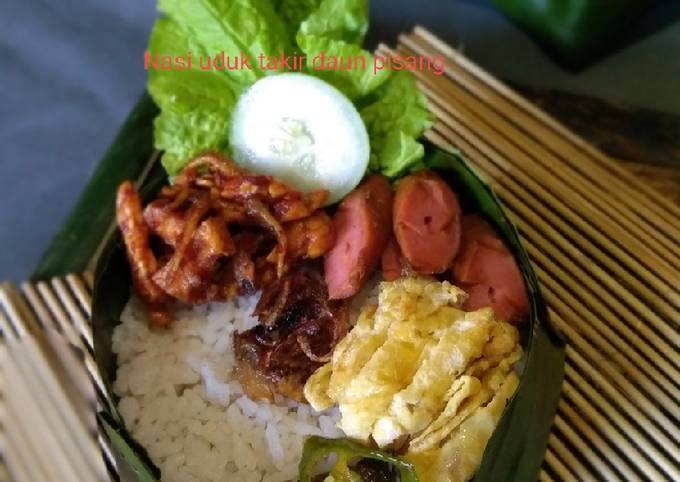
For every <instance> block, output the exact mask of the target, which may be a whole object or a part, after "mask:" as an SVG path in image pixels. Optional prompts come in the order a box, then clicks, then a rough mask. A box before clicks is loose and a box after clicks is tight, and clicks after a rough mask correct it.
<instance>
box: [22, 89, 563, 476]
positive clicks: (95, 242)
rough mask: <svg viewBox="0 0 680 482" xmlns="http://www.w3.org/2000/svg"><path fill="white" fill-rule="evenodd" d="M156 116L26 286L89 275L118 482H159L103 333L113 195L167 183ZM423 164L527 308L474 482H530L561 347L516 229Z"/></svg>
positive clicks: (123, 277) (472, 181) (125, 271)
mask: <svg viewBox="0 0 680 482" xmlns="http://www.w3.org/2000/svg"><path fill="white" fill-rule="evenodd" d="M156 113H157V109H156V107H155V106H154V104H153V102H152V101H151V99H150V98H149V97H148V95H146V94H144V95H143V96H142V98H141V99H140V101H139V102H138V103H137V105H136V106H135V108H134V109H133V111H132V113H131V114H130V116H129V117H128V119H127V121H126V123H125V124H124V125H123V127H122V129H121V131H120V133H119V134H118V136H117V138H116V140H115V141H114V143H113V144H112V146H111V147H110V149H109V151H108V153H107V154H106V155H105V157H104V158H103V159H102V162H101V163H100V165H99V167H98V169H97V170H96V171H95V173H94V174H93V176H92V178H91V180H90V183H89V184H88V186H87V187H86V189H85V190H84V191H83V193H82V195H81V197H80V199H79V201H78V202H77V204H76V206H75V208H74V210H73V211H72V213H71V215H70V217H69V218H68V219H67V221H66V223H65V224H64V226H63V228H62V230H61V231H60V232H59V234H58V235H57V236H56V238H55V239H54V241H53V243H52V245H51V246H50V248H49V249H48V250H47V252H46V253H45V255H44V256H43V258H42V261H41V262H40V263H39V265H38V267H37V268H36V271H35V274H34V279H47V278H50V277H53V276H60V275H64V274H67V273H72V272H81V271H83V270H85V269H88V268H89V269H94V273H95V277H94V279H95V281H94V292H93V306H92V324H93V337H94V349H95V358H96V361H97V365H98V367H99V370H100V372H101V375H102V378H103V380H104V384H105V386H106V389H107V392H108V393H105V394H104V398H105V403H104V406H103V407H102V410H101V411H100V413H99V414H98V423H99V425H100V429H101V430H102V431H103V433H104V434H105V436H106V438H107V440H108V442H109V445H110V447H111V448H112V449H113V452H114V454H115V457H116V459H117V465H118V471H119V473H120V478H121V480H123V481H138V482H152V481H157V480H159V478H160V471H159V470H158V468H157V467H155V466H154V465H153V463H152V462H151V460H150V459H149V457H148V455H147V453H146V451H145V450H144V449H143V447H141V446H140V445H139V444H138V443H136V442H135V441H134V440H133V438H132V437H131V435H130V434H129V433H128V432H127V431H126V429H125V426H124V423H123V421H122V418H121V417H120V414H119V413H118V411H117V409H116V403H117V397H116V396H115V395H114V394H113V390H112V386H113V381H114V380H115V372H116V358H115V355H114V354H113V353H112V350H111V337H112V333H113V330H114V328H115V326H116V325H118V324H119V323H120V314H121V312H122V310H123V307H124V306H125V303H126V302H127V300H128V299H129V297H130V289H131V288H130V287H131V282H130V276H129V267H128V264H127V260H126V257H125V251H124V247H123V244H122V240H121V237H120V235H119V233H118V232H117V230H112V225H113V220H114V197H115V190H116V188H117V186H118V184H119V183H120V182H122V181H123V180H124V179H139V178H140V176H143V174H144V173H145V172H146V176H145V180H144V181H143V182H142V183H141V186H140V187H141V194H142V197H143V198H144V199H145V201H148V200H150V199H151V198H152V197H153V196H154V195H155V193H156V192H158V190H159V189H160V188H161V186H162V185H164V184H165V183H166V182H167V177H166V175H165V172H164V170H163V169H162V167H161V166H160V163H159V162H158V161H157V156H155V157H154V155H153V154H154V149H153V139H152V124H153V119H154V117H155V115H156ZM150 160H152V162H153V165H152V166H149V161H150ZM425 164H426V165H427V166H428V167H429V168H431V169H434V170H436V171H437V172H439V173H440V174H441V175H442V176H443V177H444V178H445V179H447V181H448V182H449V183H450V184H451V186H452V188H453V189H454V190H455V191H456V192H457V193H458V195H459V197H460V199H461V202H462V204H463V210H464V212H477V213H480V214H483V215H484V217H485V218H486V219H487V220H488V221H489V222H491V223H492V225H493V226H494V227H495V228H496V229H497V230H498V232H499V233H501V235H502V237H503V239H504V240H505V242H506V243H507V245H508V246H509V247H510V249H511V251H512V252H513V254H514V256H515V258H516V259H517V261H518V263H519V266H520V270H521V271H522V274H523V276H524V280H525V283H526V286H527V289H528V292H529V299H530V302H531V316H530V321H529V323H527V324H526V325H525V326H524V327H523V328H522V329H521V338H522V345H523V348H524V350H525V356H524V358H523V360H522V361H521V362H520V369H519V370H520V372H521V378H520V385H519V388H518V390H517V392H516V393H515V395H514V397H513V399H512V400H511V401H510V403H509V404H508V406H507V407H506V410H505V412H504V414H503V417H502V418H501V420H500V422H499V425H498V427H497V428H496V430H495V432H494V434H493V436H492V438H491V440H490V441H489V443H488V445H487V448H486V451H485V453H484V458H483V461H482V464H481V467H480V469H479V471H478V473H477V475H476V476H475V478H474V481H475V482H492V481H493V482H496V481H498V482H501V481H502V482H511V481H517V482H519V481H526V480H536V478H537V475H538V471H539V469H540V466H541V463H542V461H543V457H544V453H545V447H546V443H547V439H548V434H549V432H550V428H551V426H552V421H553V417H554V413H555V410H556V407H557V402H558V399H559V393H560V387H561V384H562V377H563V371H564V341H563V339H562V337H561V336H560V334H559V333H558V332H557V331H556V330H555V329H554V328H553V327H552V325H551V324H550V321H549V319H548V312H547V308H546V305H545V301H544V299H543V296H542V295H541V291H540V287H539V284H538V281H537V278H536V275H535V274H534V272H533V269H532V267H531V264H530V261H529V258H528V256H527V253H526V251H525V250H524V248H523V247H522V244H521V241H520V238H519V235H518V233H517V229H516V228H515V226H514V225H513V224H512V222H511V221H510V219H509V218H508V217H507V216H506V214H505V212H504V210H503V207H502V204H501V202H500V201H499V199H498V198H497V197H496V195H495V194H494V192H493V190H492V189H491V188H490V187H489V186H488V185H487V184H486V183H485V182H484V181H483V180H482V178H481V177H480V176H479V175H478V174H477V173H476V172H475V171H474V170H473V168H472V167H471V166H470V165H469V164H467V162H466V161H465V159H464V158H463V156H462V155H461V153H459V152H458V151H457V150H456V149H455V148H451V149H448V150H446V151H444V150H441V149H439V148H437V147H435V146H433V145H428V146H427V152H426V156H425ZM149 167H151V169H150V170H149Z"/></svg>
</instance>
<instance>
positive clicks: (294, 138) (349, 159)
mask: <svg viewBox="0 0 680 482" xmlns="http://www.w3.org/2000/svg"><path fill="white" fill-rule="evenodd" d="M229 140H230V144H231V149H232V154H233V156H234V160H235V161H236V162H237V163H238V164H240V165H242V166H243V167H246V168H248V169H251V170H253V171H255V172H258V173H262V174H270V175H272V176H276V177H277V178H279V179H281V180H283V181H284V182H286V183H288V184H290V185H291V186H292V187H293V188H295V189H297V190H299V191H302V192H309V191H312V190H314V189H327V190H328V191H329V192H330V196H329V199H328V202H327V204H332V203H334V202H337V201H339V200H340V199H342V198H343V197H344V196H345V195H346V194H347V193H349V192H350V191H351V190H352V189H353V188H354V187H355V186H356V185H357V184H359V181H361V178H362V177H363V175H364V173H365V172H366V167H367V165H368V157H369V141H368V133H367V132H366V126H365V125H364V122H363V121H362V119H361V117H360V116H359V112H357V110H356V108H355V107H354V105H353V104H352V103H351V102H350V100H349V99H348V98H347V97H345V96H344V95H343V94H342V93H341V92H340V91H338V90H337V89H336V88H334V87H333V86H331V85H330V84H327V83H326V82H324V81H322V80H320V79H317V78H315V77H312V76H309V75H305V74H298V73H286V74H280V75H274V76H270V77H264V78H263V79H260V80H258V81H257V82H255V83H254V84H253V85H252V86H251V87H250V88H249V89H248V90H247V91H245V92H244V93H243V94H242V95H241V97H240V98H239V100H238V103H237V104H236V108H235V110H234V114H233V117H232V121H231V133H230V139H229Z"/></svg>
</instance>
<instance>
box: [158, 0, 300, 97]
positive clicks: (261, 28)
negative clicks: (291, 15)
mask: <svg viewBox="0 0 680 482" xmlns="http://www.w3.org/2000/svg"><path fill="white" fill-rule="evenodd" d="M158 9H159V10H160V11H161V12H162V13H164V14H165V15H167V16H168V17H170V18H172V19H173V20H174V21H175V22H176V23H177V24H178V25H179V26H180V27H181V28H182V29H183V30H185V31H186V32H187V33H189V34H190V36H191V38H192V39H193V40H194V42H196V43H197V44H199V45H201V46H202V47H203V48H204V50H205V51H206V52H207V53H210V54H212V55H215V54H218V53H220V52H222V51H224V53H225V55H231V56H238V55H240V54H241V53H243V54H244V55H245V56H248V57H250V58H251V65H252V69H248V68H243V69H237V70H233V71H230V72H228V73H226V74H225V73H224V72H222V73H223V74H225V75H229V76H230V77H231V78H233V79H235V80H236V81H238V82H240V83H241V84H243V85H250V84H252V83H253V82H255V81H256V80H257V79H258V78H260V77H262V76H263V75H264V72H262V71H261V70H260V68H259V65H258V62H257V56H258V55H260V54H261V53H264V54H265V55H277V54H279V53H280V52H282V51H283V52H290V51H291V49H292V45H291V44H290V38H289V35H288V30H287V29H286V26H285V24H284V23H283V21H282V20H281V18H280V17H279V16H278V15H277V14H276V12H275V11H274V7H273V6H272V4H271V2H270V1H269V0H200V1H187V0H158ZM218 73H219V72H218Z"/></svg>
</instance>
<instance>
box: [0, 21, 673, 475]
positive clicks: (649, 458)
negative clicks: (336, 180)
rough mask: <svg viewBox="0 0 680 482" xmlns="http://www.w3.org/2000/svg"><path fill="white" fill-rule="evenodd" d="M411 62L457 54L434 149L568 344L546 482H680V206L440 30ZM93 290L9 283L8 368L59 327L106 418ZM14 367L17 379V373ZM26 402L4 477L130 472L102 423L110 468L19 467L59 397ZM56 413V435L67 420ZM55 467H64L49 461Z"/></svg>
mask: <svg viewBox="0 0 680 482" xmlns="http://www.w3.org/2000/svg"><path fill="white" fill-rule="evenodd" d="M380 49H381V50H382V51H383V52H386V51H388V49H387V47H384V46H381V48H380ZM398 50H400V51H401V52H403V53H409V52H410V53H415V54H419V55H429V56H433V55H443V56H444V57H445V59H446V72H445V74H444V75H442V76H435V75H430V74H427V73H419V74H417V76H418V80H419V82H420V84H421V87H422V88H423V89H424V91H425V92H426V94H427V96H428V99H429V102H430V105H431V108H432V110H433V112H435V114H436V115H437V123H436V125H435V126H434V128H433V129H432V130H431V131H430V132H428V133H427V137H428V139H429V140H431V141H432V142H434V143H436V144H438V145H439V146H441V147H443V148H451V147H453V146H455V147H456V148H458V149H460V150H461V151H462V152H463V153H464V154H465V156H466V157H467V158H468V160H469V161H470V162H471V164H472V165H473V166H474V167H475V168H476V169H477V170H478V171H479V172H480V173H481V174H482V175H483V176H484V177H485V178H486V179H487V180H488V181H489V183H490V184H491V185H492V186H493V187H494V188H495V190H496V192H497V193H498V194H499V197H500V198H501V199H502V201H503V202H504V204H505V205H506V207H507V210H508V213H509V215H510V216H511V217H512V218H513V220H514V221H515V223H516V224H517V226H518V228H519V230H520V233H521V236H522V238H523V241H524V243H525V246H526V247H527V249H528V251H529V255H530V257H531V259H532V261H533V263H534V267H535V269H536V271H537V274H538V276H539V279H540V281H541V283H542V288H543V292H544V295H545V297H546V299H547V301H548V304H549V306H550V315H551V319H552V322H553V323H554V324H555V326H556V327H557V328H558V329H559V330H560V331H561V332H562V333H563V334H564V336H565V338H566V339H567V340H568V346H567V351H566V354H567V367H566V371H565V380H564V384H563V389H562V398H561V400H560V402H559V407H558V413H557V415H556V417H555V423H554V427H553V431H552V433H551V435H550V438H549V440H548V448H547V451H546V455H545V462H544V464H543V467H542V470H541V472H540V475H539V478H540V480H542V481H553V480H555V481H556V480H564V481H577V480H581V481H590V480H608V481H613V480H630V481H638V480H641V481H642V480H651V481H663V480H680V463H679V460H678V454H680V446H679V444H678V441H679V440H680V423H679V420H678V416H679V414H680V406H679V399H680V386H679V385H680V376H679V375H680V367H679V366H678V364H679V362H680V356H678V355H679V349H678V347H679V345H680V334H679V332H678V324H679V322H680V316H679V315H680V310H679V309H680V256H679V254H680V207H678V205H677V204H675V203H674V202H672V201H670V200H668V199H667V198H665V197H663V196H661V195H660V194H659V193H658V192H657V191H655V190H654V189H653V188H651V187H649V186H648V185H647V184H646V183H643V182H640V181H639V179H638V178H636V177H635V176H634V175H633V174H631V173H630V172H628V171H626V170H625V168H623V167H622V166H621V165H620V164H618V163H617V162H616V161H614V160H612V159H610V158H608V157H606V156H605V155H603V154H602V153H601V152H599V151H597V150H596V149H594V148H593V147H592V146H590V145H589V144H587V143H586V142H585V141H583V140H582V139H580V138H579V137H577V136H576V135H575V134H573V133H572V132H570V131H569V130H567V129H566V128H565V127H564V126H562V125H561V124H559V123H558V122H557V121H555V120H554V119H552V118H551V117H549V116H548V115H546V114H545V113H544V112H542V111H540V110H538V109H537V108H536V107H535V106H533V105H532V104H530V103H529V102H527V101H526V100H525V99H523V98H522V97H520V96H519V95H517V94H516V93H515V92H513V91H512V90H511V89H509V88H508V87H507V86H505V85H504V84H502V83H500V82H499V81H498V80H496V79H494V78H493V77H492V76H490V75H489V74H488V73H486V72H484V71H483V70H481V69H480V68H479V67H478V66H476V65H475V64H473V63H472V62H471V61H470V60H469V59H467V58H465V57H464V56H462V55H461V54H460V53H458V52H457V51H455V50H453V49H452V48H451V47H449V46H448V45H446V44H444V43H443V42H441V41H440V40H439V39H437V38H436V37H434V36H433V35H432V34H430V33H429V32H427V31H426V30H424V29H421V28H417V29H416V30H415V31H414V33H412V34H410V35H405V36H402V37H400V44H399V47H398ZM90 289H91V278H89V277H87V276H85V277H84V278H81V277H79V276H74V275H71V276H68V277H66V278H64V279H53V280H50V281H45V282H41V283H38V284H37V285H31V284H24V285H22V288H21V292H19V291H18V290H16V289H14V288H12V287H11V286H4V287H0V322H2V323H0V331H2V332H3V336H2V337H0V342H2V343H0V356H2V357H3V359H5V358H7V353H9V350H10V349H13V348H12V347H13V346H15V345H18V344H20V343H22V340H23V341H25V340H26V339H27V338H30V337H29V336H28V335H29V334H30V333H31V332H33V334H34V336H37V338H39V339H40V336H39V335H36V332H37V331H40V330H41V329H42V330H45V329H51V328H54V330H56V331H57V332H58V333H61V334H62V336H63V337H65V338H66V339H67V340H68V342H70V343H71V344H73V345H75V346H77V347H79V353H80V354H81V355H80V356H79V358H78V360H79V363H72V364H71V365H70V366H71V369H70V370H69V371H68V374H67V375H68V376H66V378H68V377H69V376H70V378H71V380H70V381H63V382H62V386H63V387H71V390H72V391H73V390H75V389H73V387H74V386H78V385H79V384H80V385H82V383H81V382H82V380H87V379H88V378H89V380H90V381H91V382H92V385H93V386H94V387H95V390H94V395H93V394H92V393H89V394H88V393H86V392H87V391H86V390H85V391H82V393H83V397H84V398H86V399H87V400H89V402H88V403H90V406H93V404H94V403H95V401H94V398H98V399H99V400H100V402H102V403H106V400H105V399H104V398H105V395H104V394H103V392H102V386H101V380H100V378H99V376H98V374H97V370H96V366H95V365H94V360H93V358H92V354H93V351H92V334H91V332H90V326H89V323H88V322H87V319H88V316H89V312H90V311H89V310H90V302H91V297H90V296H91V292H90ZM26 319H27V320H29V321H24V320H26ZM22 323H23V325H22ZM21 326H24V328H21ZM26 326H29V328H25V327H26ZM22 330H23V331H22ZM22 333H23V335H22ZM8 334H9V335H11V336H8ZM41 346H42V345H41ZM31 350H32V351H31V353H32V355H31V356H30V357H29V358H30V359H29V361H26V362H23V363H24V365H22V366H23V367H24V369H25V370H26V369H28V368H30V369H32V370H36V371H37V372H39V371H40V370H41V369H42V370H47V373H52V372H54V370H53V369H52V368H50V367H49V366H47V365H45V364H44V363H43V362H42V361H40V358H41V356H44V357H48V356H47V355H44V352H45V350H43V351H41V350H38V349H35V348H33V349H31ZM62 351H63V350H62ZM41 353H43V355H41ZM3 367H5V363H4V361H3ZM26 367H28V368H26ZM41 367H42V368H41ZM48 370H52V371H48ZM5 371H7V370H3V378H4V380H3V383H7V379H8V378H9V377H10V375H9V371H7V373H4V372H5ZM37 372H34V373H37ZM55 373H56V372H55ZM55 376H56V374H55ZM63 378H64V377H63V376H62V379H63ZM40 380H41V381H42V383H43V384H44V385H45V386H46V387H47V386H48V385H49V386H48V387H47V388H49V391H48V392H47V393H49V394H50V396H51V397H52V399H54V400H57V401H58V403H60V404H62V405H63V410H66V411H69V410H71V411H72V409H71V408H69V406H68V404H69V403H71V404H73V403H76V402H74V401H73V400H70V399H67V398H63V397H61V396H60V395H59V391H58V390H57V389H56V385H54V384H52V383H51V382H50V381H49V379H47V378H45V377H41V378H40ZM19 382H20V381H19V379H17V380H16V383H19ZM36 383H37V382H36ZM69 384H70V385H69ZM34 385H35V386H34V388H35V389H36V390H38V389H39V386H38V385H39V384H38V385H36V384H34ZM81 389H82V387H81ZM10 396H13V395H9V394H8V393H3V394H2V397H0V416H2V423H1V424H0V447H2V462H3V463H2V464H0V480H2V481H4V480H11V479H10V478H9V475H8V474H12V476H16V474H21V473H23V474H24V476H25V478H23V479H21V478H16V479H15V480H22V481H24V480H27V481H33V480H36V481H51V480H55V481H62V480H63V481H69V482H70V481H72V480H73V481H75V480H91V481H99V480H104V479H106V478H107V477H108V476H107V475H106V469H108V473H109V474H115V460H114V459H113V458H112V457H111V454H110V453H109V452H108V450H107V448H106V447H105V446H104V445H103V439H102V437H101V436H100V435H98V434H97V433H96V431H95V427H96V425H95V423H94V421H93V420H91V419H87V420H86V421H85V422H83V423H80V422H79V423H80V425H79V426H80V427H81V428H82V430H81V431H80V432H77V431H76V430H75V429H72V430H71V432H70V436H71V437H72V439H71V441H72V443H73V444H84V443H85V442H83V440H89V441H90V444H91V445H96V444H100V445H101V450H100V449H97V450H95V451H93V450H92V449H91V447H90V448H88V449H84V451H83V452H82V455H81V456H82V457H83V458H87V457H86V454H88V453H89V454H90V456H91V457H94V458H95V459H98V462H99V464H98V463H97V461H93V462H92V463H89V464H86V466H85V467H80V468H78V467H76V468H73V467H70V465H69V464H68V462H69V461H70V460H73V458H74V457H75V455H74V452H73V450H75V449H73V448H72V445H68V444H67V445H63V444H61V446H60V449H61V450H62V451H64V460H65V461H64V462H63V463H62V464H61V465H60V466H59V467H60V468H59V470H60V471H61V473H62V474H70V475H69V476H66V475H65V478H64V477H61V478H60V477H58V476H57V475H55V474H56V472H57V471H56V470H53V471H52V473H51V474H48V475H49V477H47V476H46V475H45V471H44V467H42V466H41V465H40V464H39V463H38V464H34V465H31V464H30V463H29V462H30V460H29V461H27V460H25V459H21V457H18V458H15V456H16V455H17V453H18V452H19V451H20V449H21V448H24V449H26V448H27V447H29V446H30V443H32V442H36V441H35V440H26V439H25V437H24V438H21V437H18V438H17V437H13V435H17V433H14V432H12V433H10V432H11V431H12V430H15V431H16V427H17V424H16V421H18V420H20V419H21V416H20V414H21V410H22V409H24V410H29V409H30V407H33V409H35V410H38V409H39V408H40V407H41V406H44V405H45V403H46V402H45V400H47V401H49V400H50V398H48V399H40V400H38V401H36V402H35V403H33V405H31V404H30V403H29V402H30V400H28V401H27V402H26V403H27V404H26V406H22V404H21V403H18V402H17V399H16V398H15V399H10V398H9V397H10ZM23 396H24V397H25V398H26V397H27V398H26V399H28V398H30V394H28V393H24V394H23ZM36 403H37V404H38V405H36ZM40 404H42V405H40ZM29 405H30V407H29ZM36 407H37V408H36ZM12 410H14V412H12V413H9V412H11V411H12ZM24 413H26V412H24ZM69 413H71V412H70V411H69ZM76 413H77V411H76ZM13 415H14V416H13ZM49 416H50V412H49V411H48V412H47V413H46V414H44V416H43V418H44V420H43V422H44V423H52V424H55V423H58V420H54V417H51V418H50V417H49ZM13 423H14V425H13ZM83 424H84V425H83ZM47 438H49V437H47ZM53 442H54V441H53ZM57 442H58V441H57ZM56 445H60V444H58V443H57V444H56ZM74 446H76V447H80V446H81V445H74ZM101 454H103V458H102V457H101ZM53 459H54V457H53ZM102 460H104V462H105V464H104V465H102V464H101V461H102ZM39 462H40V463H42V464H43V465H45V464H48V467H49V460H47V459H45V458H44V457H43V458H42V459H40V460H39ZM102 467H105V468H102ZM69 471H70V472H69ZM88 471H89V472H88ZM48 472H49V471H48ZM36 474H37V475H36ZM31 475H34V476H37V477H38V478H34V477H31Z"/></svg>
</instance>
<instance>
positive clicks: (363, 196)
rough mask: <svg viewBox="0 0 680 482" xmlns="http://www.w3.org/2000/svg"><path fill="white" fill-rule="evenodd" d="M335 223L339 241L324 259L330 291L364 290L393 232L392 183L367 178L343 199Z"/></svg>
mask: <svg viewBox="0 0 680 482" xmlns="http://www.w3.org/2000/svg"><path fill="white" fill-rule="evenodd" d="M333 225H334V227H335V233H336V241H335V245H334V246H333V248H332V249H331V250H330V251H329V252H328V254H327V255H326V258H325V260H324V274H325V277H326V284H327V285H328V295H329V297H330V299H333V300H336V299H343V298H348V297H350V296H352V295H354V294H356V293H357V292H359V290H361V288H362V287H363V285H364V283H365V282H366V280H367V279H368V278H369V276H370V275H371V273H372V272H373V271H374V270H375V268H376V267H377V266H378V263H379V262H380V257H381V255H382V252H383V250H384V249H385V246H386V245H387V241H388V240H389V238H390V236H391V235H392V232H391V231H392V230H391V225H392V187H391V186H390V183H389V182H388V181H387V178H386V177H384V176H381V175H378V174H374V175H371V176H369V177H368V178H366V180H365V181H364V182H363V183H362V184H361V185H360V186H359V187H358V188H356V189H355V190H354V191H352V192H351V193H350V194H349V195H348V196H347V197H346V198H345V199H344V200H343V201H342V202H341V203H340V206H339V207H338V211H337V212H336V213H335V216H334V218H333Z"/></svg>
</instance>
